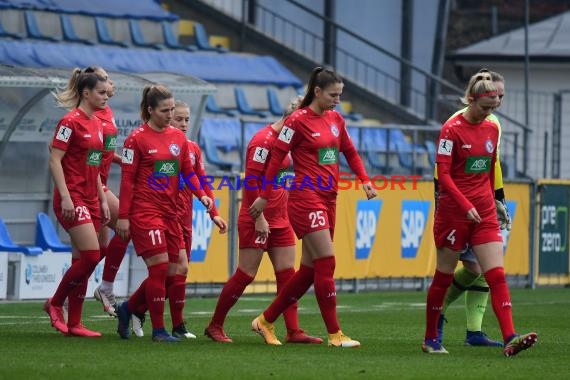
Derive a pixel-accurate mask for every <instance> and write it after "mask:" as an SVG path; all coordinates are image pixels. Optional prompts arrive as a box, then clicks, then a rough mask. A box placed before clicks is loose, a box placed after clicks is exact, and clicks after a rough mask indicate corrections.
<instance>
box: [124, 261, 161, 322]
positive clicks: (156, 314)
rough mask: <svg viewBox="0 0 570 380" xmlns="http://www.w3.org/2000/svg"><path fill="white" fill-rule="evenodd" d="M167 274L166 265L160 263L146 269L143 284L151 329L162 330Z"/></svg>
mask: <svg viewBox="0 0 570 380" xmlns="http://www.w3.org/2000/svg"><path fill="white" fill-rule="evenodd" d="M167 272H168V263H160V264H156V265H153V266H151V267H148V278H147V279H146V282H145V295H146V305H147V307H148V311H149V313H150V319H151V321H152V328H153V329H163V328H164V299H165V297H166V287H165V284H166V274H167ZM129 310H134V309H129Z"/></svg>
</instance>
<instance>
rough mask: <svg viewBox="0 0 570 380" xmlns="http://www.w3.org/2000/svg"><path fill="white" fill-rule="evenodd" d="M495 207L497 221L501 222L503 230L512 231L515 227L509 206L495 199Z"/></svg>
mask: <svg viewBox="0 0 570 380" xmlns="http://www.w3.org/2000/svg"><path fill="white" fill-rule="evenodd" d="M495 207H496V208H497V220H498V221H499V225H500V227H501V230H507V231H510V230H511V228H512V227H513V222H512V220H511V216H510V215H509V211H508V210H507V205H506V204H505V203H504V201H500V200H498V199H495Z"/></svg>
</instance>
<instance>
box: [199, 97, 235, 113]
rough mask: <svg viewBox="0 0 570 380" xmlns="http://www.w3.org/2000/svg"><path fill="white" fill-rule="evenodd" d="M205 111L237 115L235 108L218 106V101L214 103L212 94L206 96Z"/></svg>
mask: <svg viewBox="0 0 570 380" xmlns="http://www.w3.org/2000/svg"><path fill="white" fill-rule="evenodd" d="M206 112H209V113H213V114H216V115H227V116H231V117H236V116H238V115H239V112H238V111H237V110H228V109H224V108H221V107H220V106H218V103H216V99H214V96H213V95H210V96H208V99H206Z"/></svg>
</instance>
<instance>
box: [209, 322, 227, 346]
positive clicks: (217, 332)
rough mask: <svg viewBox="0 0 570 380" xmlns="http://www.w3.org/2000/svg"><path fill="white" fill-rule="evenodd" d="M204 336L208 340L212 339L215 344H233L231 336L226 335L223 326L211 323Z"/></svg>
mask: <svg viewBox="0 0 570 380" xmlns="http://www.w3.org/2000/svg"><path fill="white" fill-rule="evenodd" d="M204 335H206V336H207V337H208V338H210V339H212V340H213V341H214V342H220V343H232V342H233V340H232V338H230V337H229V336H227V335H226V333H225V332H224V328H223V327H222V326H219V325H216V324H213V323H210V324H209V325H208V327H206V329H205V330H204Z"/></svg>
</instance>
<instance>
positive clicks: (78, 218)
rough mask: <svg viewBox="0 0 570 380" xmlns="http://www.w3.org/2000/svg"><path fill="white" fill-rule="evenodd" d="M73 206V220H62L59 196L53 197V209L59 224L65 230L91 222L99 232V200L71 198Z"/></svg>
mask: <svg viewBox="0 0 570 380" xmlns="http://www.w3.org/2000/svg"><path fill="white" fill-rule="evenodd" d="M72 201H73V205H74V206H75V217H74V218H73V220H64V219H63V217H62V214H61V198H60V197H54V200H53V211H54V212H55V216H56V218H57V220H58V221H59V224H61V226H62V227H63V228H64V229H65V230H66V231H69V229H70V228H73V227H77V226H80V225H82V224H88V223H92V224H93V227H95V231H97V232H99V230H100V229H101V207H100V205H99V200H98V199H96V200H94V201H84V200H79V199H72Z"/></svg>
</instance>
